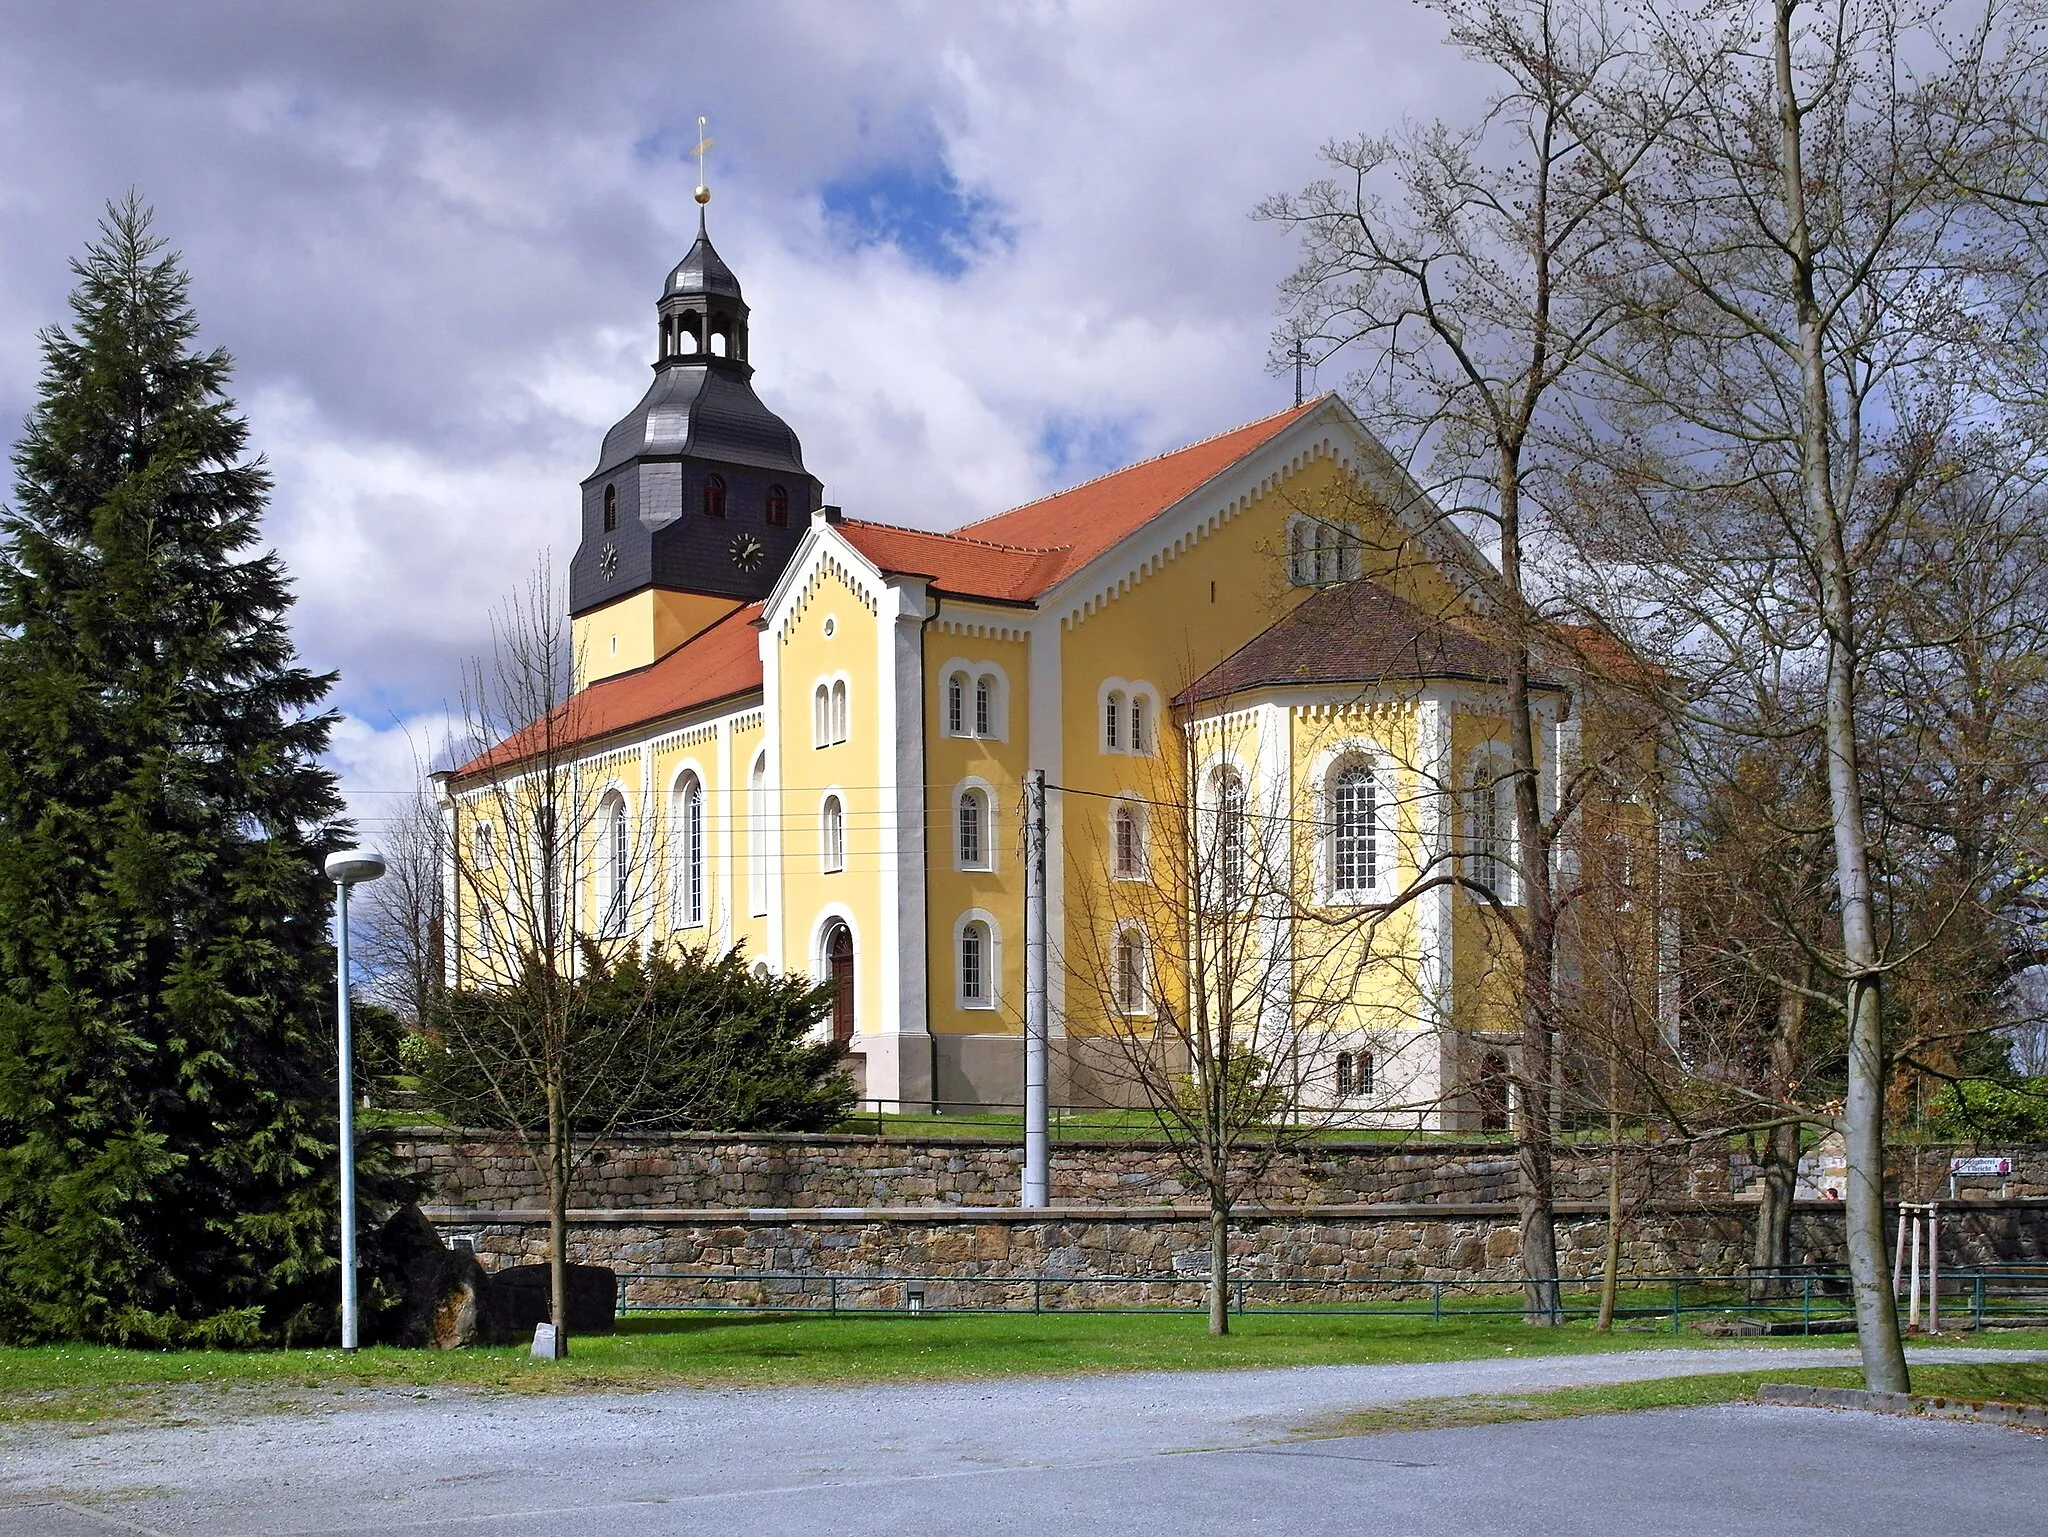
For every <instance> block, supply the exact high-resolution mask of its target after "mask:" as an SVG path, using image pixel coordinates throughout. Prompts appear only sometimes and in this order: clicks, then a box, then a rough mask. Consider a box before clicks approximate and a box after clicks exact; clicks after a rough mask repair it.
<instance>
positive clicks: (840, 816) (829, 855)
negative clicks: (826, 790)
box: [818, 795, 846, 875]
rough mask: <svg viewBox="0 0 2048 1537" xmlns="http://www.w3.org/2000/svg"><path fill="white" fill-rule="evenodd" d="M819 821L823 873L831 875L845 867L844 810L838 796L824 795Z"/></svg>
mask: <svg viewBox="0 0 2048 1537" xmlns="http://www.w3.org/2000/svg"><path fill="white" fill-rule="evenodd" d="M819 823H820V826H819V829H818V833H819V838H818V841H819V844H820V846H821V851H822V852H823V854H824V856H825V860H824V863H825V873H826V874H828V875H831V874H834V873H836V872H838V871H840V870H844V869H845V868H846V810H845V808H844V807H843V806H841V805H840V803H839V797H838V796H836V795H828V796H826V797H825V807H824V811H823V813H822V814H821V815H820V817H819Z"/></svg>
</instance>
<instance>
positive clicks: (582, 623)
mask: <svg viewBox="0 0 2048 1537" xmlns="http://www.w3.org/2000/svg"><path fill="white" fill-rule="evenodd" d="M739 606H740V605H739V603H738V602H737V601H736V600H735V599H732V598H719V597H713V596H711V595H709V594H707V593H697V592H669V591H666V590H664V589H662V588H659V587H646V588H642V589H641V590H640V591H639V592H636V593H631V594H629V595H628V596H626V597H623V598H621V599H619V600H618V601H617V602H616V603H607V604H606V605H605V606H604V607H603V608H598V609H592V610H591V611H590V612H589V613H587V614H581V615H579V616H577V618H576V619H574V620H573V621H571V624H570V637H569V638H570V645H571V646H572V648H573V651H574V655H575V658H576V674H577V676H576V686H577V687H578V688H581V687H583V686H584V685H585V684H586V683H595V682H597V681H598V680H599V679H601V678H610V677H615V676H617V675H618V674H619V673H622V672H631V671H633V669H634V668H636V667H647V666H651V665H652V664H653V663H655V662H658V661H660V660H661V659H662V658H663V657H665V656H667V655H668V654H669V653H670V652H671V651H673V650H675V649H676V647H678V646H680V645H681V644H682V643H683V642H684V641H686V640H688V639H689V638H690V637H691V636H693V635H697V634H700V633H702V632H703V631H704V630H706V629H708V628H709V627H710V626H712V625H714V624H716V623H717V622H718V621H719V620H720V619H723V618H724V617H725V616H726V615H727V614H730V613H731V612H732V611H733V610H734V609H736V608H738V607H739Z"/></svg>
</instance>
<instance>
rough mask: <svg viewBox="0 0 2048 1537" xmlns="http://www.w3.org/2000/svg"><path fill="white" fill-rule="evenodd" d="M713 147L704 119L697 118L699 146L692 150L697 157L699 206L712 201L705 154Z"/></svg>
mask: <svg viewBox="0 0 2048 1537" xmlns="http://www.w3.org/2000/svg"><path fill="white" fill-rule="evenodd" d="M710 148H711V138H710V136H709V135H708V134H706V133H705V132H704V119H703V118H701V117H700V118H698V119H697V147H696V148H695V149H693V150H691V151H690V153H691V154H693V155H695V156H696V157H697V206H698V207H700V208H701V207H703V206H704V204H706V203H708V202H710V201H711V183H710V182H709V181H707V180H705V177H704V156H705V153H706V152H707V151H708V150H709V149H710Z"/></svg>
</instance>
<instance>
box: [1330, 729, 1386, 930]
mask: <svg viewBox="0 0 2048 1537" xmlns="http://www.w3.org/2000/svg"><path fill="white" fill-rule="evenodd" d="M1329 800H1330V884H1331V886H1332V887H1334V888H1335V892H1336V894H1337V895H1338V896H1340V897H1348V898H1351V899H1353V900H1357V899H1359V898H1362V897H1364V896H1366V895H1367V894H1368V893H1371V892H1373V891H1375V890H1377V889H1378V886H1379V871H1380V810H1381V808H1380V785H1379V777H1378V776H1377V775H1376V774H1374V773H1373V771H1372V766H1371V765H1370V764H1368V763H1366V762H1364V761H1363V760H1362V759H1359V758H1347V759H1346V760H1344V762H1342V763H1340V764H1339V765H1338V766H1337V770H1336V772H1335V773H1333V774H1332V775H1331V776H1330V788H1329Z"/></svg>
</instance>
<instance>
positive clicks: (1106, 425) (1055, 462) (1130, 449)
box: [1034, 416, 1138, 488]
mask: <svg viewBox="0 0 2048 1537" xmlns="http://www.w3.org/2000/svg"><path fill="white" fill-rule="evenodd" d="M1136 430H1137V421H1136V419H1135V418H1134V417H1129V416H1121V417H1119V416H1054V417H1049V418H1047V420H1046V423H1045V426H1044V427H1043V428H1041V429H1040V430H1039V434H1038V442H1037V443H1036V444H1035V445H1034V446H1035V447H1036V449H1037V451H1038V456H1039V458H1041V459H1043V460H1044V461H1045V464H1046V470H1047V474H1048V476H1049V479H1050V483H1051V484H1052V485H1053V487H1055V488H1059V487H1064V486H1071V485H1075V484H1077V483H1078V482H1080V481H1084V480H1093V479H1094V478H1095V477H1096V476H1098V475H1107V474H1108V473H1109V472H1110V471H1111V470H1120V469H1122V468H1123V467H1124V466H1125V465H1127V464H1129V463H1130V462H1131V461H1132V460H1134V459H1136V458H1137V457H1138V450H1137V449H1136V448H1135V447H1134V446H1133V443H1134V437H1135V434H1136Z"/></svg>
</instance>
